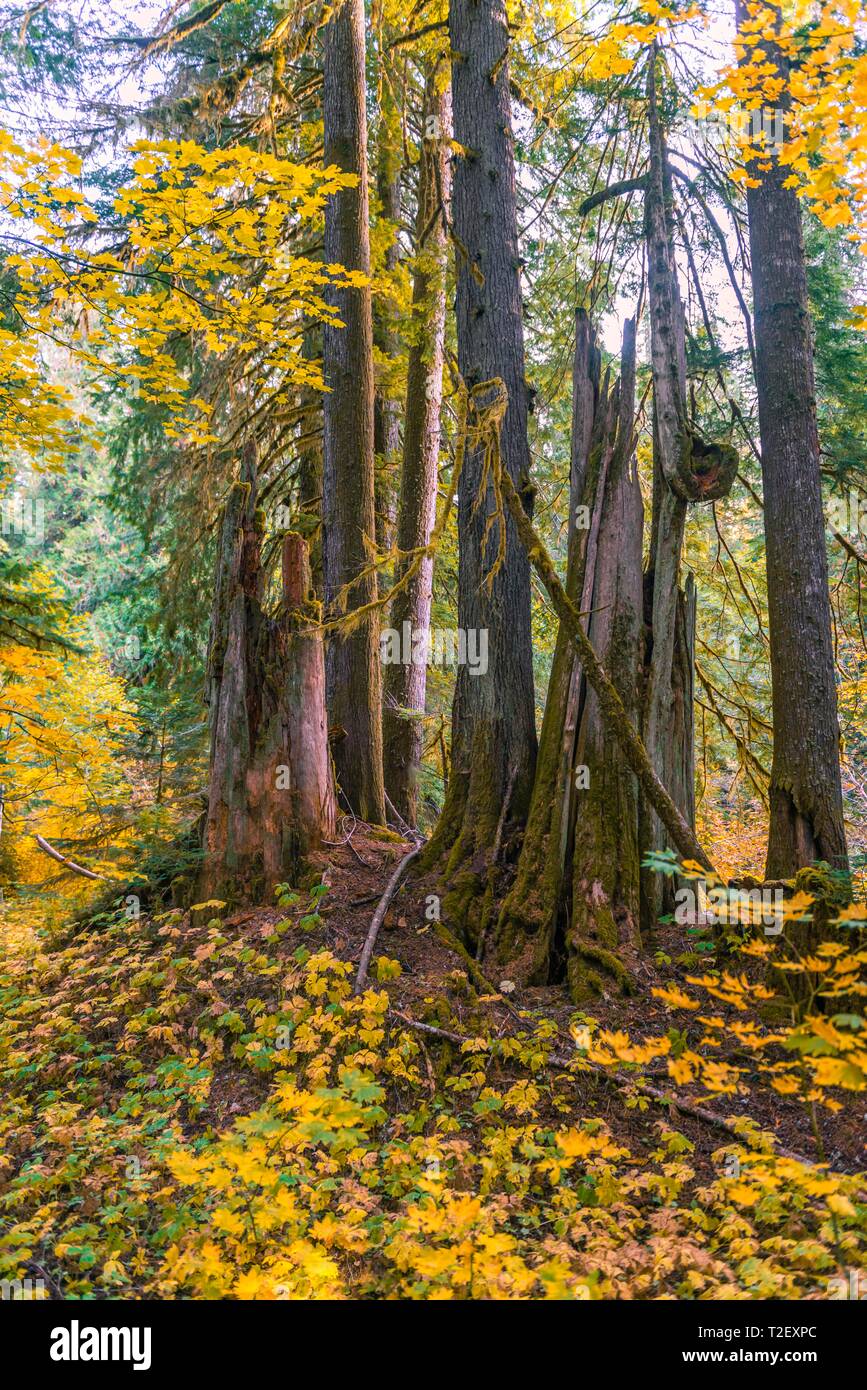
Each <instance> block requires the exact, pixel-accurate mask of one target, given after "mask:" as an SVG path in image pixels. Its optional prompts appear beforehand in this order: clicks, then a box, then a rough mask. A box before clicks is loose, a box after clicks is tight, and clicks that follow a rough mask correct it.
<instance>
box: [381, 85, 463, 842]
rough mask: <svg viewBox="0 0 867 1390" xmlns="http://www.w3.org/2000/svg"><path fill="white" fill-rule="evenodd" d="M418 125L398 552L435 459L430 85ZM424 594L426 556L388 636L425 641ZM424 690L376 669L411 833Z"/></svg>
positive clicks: (427, 501)
mask: <svg viewBox="0 0 867 1390" xmlns="http://www.w3.org/2000/svg"><path fill="white" fill-rule="evenodd" d="M423 122H424V138H423V140H422V146H421V166H420V169H419V188H418V210H417V216H416V248H415V250H416V257H417V261H416V271H415V276H414V280H413V293H412V305H413V318H412V325H411V330H410V333H411V342H410V349H409V361H408V363H407V382H406V411H405V419H404V442H403V468H402V471H401V480H400V506H399V510H398V521H397V545H398V548H399V550H401V551H403V552H408V551H411V550H414V549H417V548H418V547H420V546H424V545H427V543H428V541H429V540H430V534H431V530H432V528H433V524H434V515H435V510H436V495H437V474H438V466H439V455H440V408H441V405H442V379H443V341H444V337H445V317H446V282H445V256H446V226H445V216H446V211H447V208H448V196H449V177H450V173H449V147H448V143H447V142H448V140H449V138H450V136H451V99H450V96H449V93H448V91H446V92H437V90H436V78H435V76H434V75H432V76H430V77H429V78H428V81H427V84H426V89H425V104H424V111H423ZM428 132H430V133H428ZM407 563H408V562H407V561H399V562H398V564H397V566H396V569H395V579H396V580H398V581H399V580H400V579H401V577H402V575H403V573H404V572H405V566H406V564H407ZM432 586H433V556H432V555H430V556H426V557H425V558H424V559H423V560H422V562H421V565H420V566H419V568H418V569H417V571H416V573H415V574H414V575H413V576H412V578H411V579H410V580H409V582H408V583H407V585H406V587H405V588H404V589H402V590H400V592H398V593H397V594H396V595H395V597H394V600H393V602H392V606H391V619H390V623H391V627H392V628H393V629H394V630H395V631H396V632H397V633H399V634H401V635H402V634H403V632H404V625H405V624H406V625H407V626H408V629H409V632H410V637H411V639H412V638H414V637H416V635H418V634H422V635H425V634H427V633H428V631H429V628H430V610H431V597H432ZM402 645H403V644H402ZM426 685H427V670H426V664H425V660H424V654H423V653H421V652H419V659H418V660H412V661H409V662H395V663H393V664H392V665H389V666H387V667H386V671H385V688H384V697H383V698H384V704H383V712H382V727H383V757H384V763H385V785H386V791H387V792H388V795H389V797H390V799H391V802H392V804H393V806H394V807H395V808H396V810H397V811H398V813H399V814H400V815H401V816H402V817H403V819H404V820H405V821H406V822H407V823H408V824H409V825H412V826H414V825H415V824H416V819H417V815H418V773H419V767H420V765H421V755H422V744H423V737H424V725H423V722H422V721H423V717H424V708H425V690H426Z"/></svg>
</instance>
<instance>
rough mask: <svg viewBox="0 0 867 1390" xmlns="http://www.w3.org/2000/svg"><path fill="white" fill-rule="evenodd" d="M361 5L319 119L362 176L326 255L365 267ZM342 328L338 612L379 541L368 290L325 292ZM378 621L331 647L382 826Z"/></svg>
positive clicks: (326, 519)
mask: <svg viewBox="0 0 867 1390" xmlns="http://www.w3.org/2000/svg"><path fill="white" fill-rule="evenodd" d="M364 23H365V21H364V6H363V3H362V0H344V3H343V4H342V5H341V6H340V7H339V9H338V10H337V11H336V13H335V14H334V16H333V18H332V19H331V20H330V21H329V23H328V26H327V28H326V31H325V56H324V73H323V84H324V85H323V119H324V128H325V164H326V165H329V164H336V165H337V166H338V167H339V168H340V169H343V170H346V171H348V172H350V173H353V174H356V175H357V176H358V183H357V185H356V186H355V187H353V188H344V189H341V190H340V192H339V193H335V194H334V195H333V196H332V197H331V198H330V199H329V201H328V206H327V208H326V211H325V260H326V262H328V263H335V262H337V263H339V264H340V265H342V266H343V267H344V268H345V269H347V270H353V271H361V272H362V273H363V274H365V275H368V274H369V273H370V237H369V223H368V198H367V117H366V113H365V74H364V52H365V50H364ZM329 299H330V302H331V303H332V304H333V305H334V307H335V308H336V310H337V313H338V317H339V318H340V320H341V321H342V323H343V325H344V326H343V327H342V328H336V327H333V326H331V325H328V324H326V326H325V337H324V366H325V380H326V384H327V386H328V392H327V394H326V396H325V402H324V441H323V443H324V476H323V525H324V571H325V597H326V602H327V604H328V605H329V607H330V608H331V607H333V605H334V602H335V599H336V597H337V594H338V593H339V591H340V590H341V588H342V586H343V585H345V584H347V583H350V582H351V581H354V580H356V579H357V577H358V575H359V574H360V573H361V571H362V570H364V569H365V567H366V565H367V564H368V560H369V555H368V551H367V548H366V546H367V544H372V543H374V542H375V538H376V522H375V504H374V448H373V399H374V383H373V327H372V317H371V300H370V287H369V285H365V286H355V287H351V288H342V289H340V288H338V289H335V288H333V287H332V289H331V290H330V291H329ZM376 593H377V583H376V576H375V574H369V575H367V576H365V578H364V579H362V580H361V581H360V582H358V583H355V585H354V587H353V589H352V591H351V594H350V596H349V599H348V604H347V607H348V609H350V610H351V609H352V608H356V607H360V606H361V605H363V604H366V603H369V602H371V601H373V600H375V598H376ZM378 628H379V622H378V616H377V614H376V612H375V611H373V612H371V613H370V614H368V615H367V616H366V617H365V618H364V619H363V621H361V622H360V624H359V625H358V626H357V627H356V628H354V629H353V630H351V631H349V632H348V633H346V634H341V633H339V632H338V633H337V634H336V635H335V636H334V637H333V638H332V640H331V641H330V643H329V647H328V653H327V667H326V671H327V683H328V706H329V718H330V724H331V731H332V737H333V739H334V744H333V747H334V762H335V767H336V770H337V777H338V782H339V787H340V791H341V792H342V794H343V796H344V798H345V800H346V802H347V804H348V805H349V807H350V808H351V810H352V811H353V812H354V813H355V814H356V815H357V816H359V817H360V818H361V819H362V820H366V821H371V822H376V823H380V824H381V823H384V821H385V790H384V784H383V774H382V725H381V717H380V693H381V683H382V682H381V668H380V662H379V638H378Z"/></svg>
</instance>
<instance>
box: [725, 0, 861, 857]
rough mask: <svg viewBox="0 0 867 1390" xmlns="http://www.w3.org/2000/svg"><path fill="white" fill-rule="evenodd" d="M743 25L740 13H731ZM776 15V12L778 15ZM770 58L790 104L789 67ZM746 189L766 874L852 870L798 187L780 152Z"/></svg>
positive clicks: (774, 54) (773, 47) (774, 51)
mask: <svg viewBox="0 0 867 1390" xmlns="http://www.w3.org/2000/svg"><path fill="white" fill-rule="evenodd" d="M738 11H739V15H738V17H739V22H741V23H743V21H744V19H745V18H746V9H745V7H744V6H743V5H739V6H738ZM777 18H778V16H777ZM765 46H767V50H768V51H767V59H768V62H769V64H771V65H774V66H776V68H777V71H778V73H779V76H780V77H781V79H782V83H781V94H780V98H779V100H780V102H781V103H782V104H783V106H784V108H785V105H786V103H787V101H788V97H787V91H788V82H787V79H788V61H787V59H786V58H785V57H784V55H783V54H782V53H781V51H780V49H779V46H778V45H777V44H775V43H772V42H770V41H769V42H768V44H767V45H765V44H763V47H765ZM750 172H751V174H752V175H753V178H754V180H755V184H756V186H755V187H750V188H748V190H747V211H748V215H749V226H750V265H751V274H752V284H753V313H754V318H755V340H756V394H757V397H758V406H759V430H760V433H761V443H762V491H763V501H764V513H765V550H766V562H767V576H768V627H769V637H770V648H771V695H772V707H773V725H774V752H773V762H772V764H771V779H770V787H769V800H770V830H769V837H768V857H767V863H766V866H765V874H766V877H767V878H769V879H776V878H788V877H790V876H791V875H793V874H794V873H796V872H797V870H798V869H800V868H802V867H805V866H806V865H809V864H811V863H812V862H813V861H815V860H825V861H826V862H828V863H829V864H831V865H832V866H833V867H835V868H837V869H842V870H846V869H847V868H848V857H847V850H846V831H845V826H844V823H843V797H842V790H841V783H840V742H839V741H840V731H839V725H838V720H837V687H836V681H835V673H834V651H833V644H832V634H831V608H830V599H829V595H828V557H827V553H826V549H825V520H824V514H823V510H822V486H821V473H820V457H821V456H820V449H819V432H818V425H817V421H816V392H815V381H814V370H813V344H812V337H811V330H810V317H809V311H808V307H807V276H806V262H805V257H804V243H803V234H802V228H801V208H800V203H799V200H798V196H797V193H796V191H795V190H794V189H793V188H789V187H787V184H788V182H789V180H788V177H787V176H788V172H789V171H788V169H787V167H786V166H785V165H783V164H782V163H781V162H780V160H779V158H778V157H777V154H776V152H775V151H773V150H771V151H770V153H769V155H768V159H767V160H763V161H761V162H757V166H756V167H753V168H751V170H750Z"/></svg>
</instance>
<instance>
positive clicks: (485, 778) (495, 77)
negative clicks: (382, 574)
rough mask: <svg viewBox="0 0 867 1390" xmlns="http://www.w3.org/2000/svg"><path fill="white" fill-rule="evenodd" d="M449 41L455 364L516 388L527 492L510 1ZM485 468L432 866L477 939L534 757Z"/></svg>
mask: <svg viewBox="0 0 867 1390" xmlns="http://www.w3.org/2000/svg"><path fill="white" fill-rule="evenodd" d="M449 36H450V42H451V51H452V101H453V107H454V125H455V140H456V141H457V143H458V144H459V145H460V146H461V149H462V154H461V156H460V157H459V158H458V159H457V160H456V167H455V173H454V190H453V207H454V227H455V234H456V241H457V250H456V260H457V301H456V308H457V338H458V362H459V367H460V371H461V374H462V376H463V379H464V381H465V382H466V384H467V387H468V388H469V389H470V390H471V391H472V390H473V388H475V387H477V386H479V385H480V384H482V383H484V382H486V381H489V380H491V379H492V378H498V379H499V380H500V381H501V382H502V383H503V385H504V386H505V390H506V393H507V408H506V412H505V417H504V419H503V421H502V425H501V430H500V447H501V451H502V462H503V466H504V471H505V472H506V473H508V475H509V476H510V477H511V478H512V479H513V481H514V482H515V483H516V485H517V487H518V488H519V489H520V490H521V491H522V493H523V494H524V495H525V497H526V496H528V495H529V490H530V456H529V447H528V441H527V411H528V391H527V382H526V378H525V372H524V337H523V324H522V317H521V315H522V306H521V278H520V277H521V265H520V260H519V255H518V236H517V209H516V195H515V163H514V150H513V143H512V128H511V110H510V96H509V65H508V56H507V55H508V45H509V34H508V27H507V23H506V12H505V5H504V3H503V0H453V3H452V4H451V6H450V11H449ZM483 467H484V457H483V449H482V448H480V447H478V446H477V445H476V444H475V442H474V441H473V440H472V439H471V440H470V447H468V449H467V452H466V459H465V463H464V472H463V476H462V477H461V481H460V496H459V502H458V537H459V564H458V583H459V592H458V623H459V626H460V627H461V628H462V629H463V630H464V631H465V632H467V633H468V634H470V635H472V637H473V638H474V639H475V640H477V641H479V642H480V643H481V642H482V641H483V640H486V641H487V652H488V666H487V671H486V673H485V674H479V673H476V674H473V673H472V672H471V670H470V669H469V668H468V666H467V665H463V666H461V667H460V668H459V671H458V677H457V686H456V690H455V699H454V706H453V711H452V766H451V775H450V779H449V790H448V795H447V797H446V803H445V806H444V808H443V814H442V816H441V818H440V823H439V825H438V827H437V830H436V832H435V834H434V836H433V838H432V841H431V843H430V845H429V848H428V853H427V856H426V862H427V863H428V864H431V863H433V862H436V861H441V862H442V863H443V865H444V867H445V874H446V877H447V878H448V879H449V880H450V882H451V888H450V891H449V893H448V894H447V895H446V897H445V898H444V901H443V909H444V912H445V913H446V914H447V915H448V917H449V920H450V921H451V922H452V923H453V924H454V925H456V926H458V927H466V928H467V929H468V932H469V934H470V936H472V935H474V934H475V933H476V932H477V931H478V929H479V925H480V922H479V917H480V911H481V897H482V895H483V893H484V888H485V884H486V880H487V872H486V863H487V855H488V853H489V851H490V850H491V847H492V846H493V843H494V839H495V836H496V834H497V827H498V825H499V823H500V818H501V813H502V811H503V805H504V802H506V801H507V800H508V801H509V806H508V811H507V820H508V822H509V823H510V824H511V826H512V827H513V828H514V827H522V826H523V824H524V822H525V820H526V816H527V811H528V808H529V804H530V796H531V793H532V788H533V773H534V767H535V760H536V730H535V717H534V690H533V662H532V650H531V643H530V569H529V563H528V560H527V556H526V554H525V553H524V552H523V550H522V548H521V546H520V544H519V542H518V538H517V535H516V533H515V527H514V524H513V523H512V522H510V521H509V520H508V518H506V520H505V522H504V524H505V536H504V537H501V536H500V533H499V525H497V524H494V526H493V527H492V528H491V530H490V531H488V530H487V521H488V515H489V512H490V510H491V507H492V501H493V497H492V489H491V488H490V487H489V488H488V489H487V496H486V497H484V498H482V499H481V504H480V505H478V506H476V501H477V494H478V489H479V486H480V482H481V478H482V473H483ZM501 540H503V541H504V544H505V561H504V563H503V564H502V565H501V567H500V569H499V571H498V573H497V575H496V577H495V579H494V581H493V585H492V586H491V589H490V592H489V590H488V588H487V587H486V586H485V583H484V579H485V575H486V574H487V572H488V570H489V569H490V567H491V565H492V562H493V560H494V557H495V556H496V554H497V547H498V543H499V542H500V541H501ZM482 634H484V638H483V637H482ZM480 650H481V647H480ZM506 838H508V832H507V837H506ZM504 843H505V840H504Z"/></svg>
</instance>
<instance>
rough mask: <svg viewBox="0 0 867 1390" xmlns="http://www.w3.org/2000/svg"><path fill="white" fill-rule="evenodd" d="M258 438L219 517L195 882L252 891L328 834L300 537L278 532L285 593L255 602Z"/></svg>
mask: <svg viewBox="0 0 867 1390" xmlns="http://www.w3.org/2000/svg"><path fill="white" fill-rule="evenodd" d="M263 528H264V519H263V516H262V513H261V512H260V511H258V510H257V507H256V466H255V449H254V448H253V446H252V445H248V446H247V448H246V450H245V456H244V464H243V470H242V476H241V480H240V481H239V482H238V483H236V484H235V485H234V486H233V488H232V490H231V492H230V494H229V499H228V502H227V504H226V509H225V513H224V517H223V526H222V534H221V541H220V549H219V555H218V560H217V575H216V583H215V586H214V608H213V615H212V619H211V642H210V649H209V653H208V695H207V699H208V706H209V722H210V787H209V796H208V809H207V815H206V821H205V831H204V861H203V865H202V871H201V875H200V885H199V892H200V894H201V895H202V896H203V897H209V898H212V897H215V898H223V899H225V900H226V901H228V902H238V901H250V902H261V901H262V900H263V898H264V897H265V896H267V895H268V893H269V892H270V891H271V889H273V887H274V884H275V883H278V882H281V881H290V882H291V881H297V879H298V878H299V876H300V875H302V874H303V873H304V871H305V868H306V858H307V854H308V853H309V851H310V850H312V849H315V848H317V847H318V845H319V844H320V843H321V840H322V838H323V836H328V835H331V834H333V829H334V801H333V792H332V787H331V772H330V764H329V758H328V740H327V728H326V719H325V670H324V660H323V653H322V638H321V634H320V633H319V631H318V630H317V624H318V622H319V620H320V617H321V613H320V608H319V605H318V604H316V603H315V602H313V601H311V597H310V567H309V561H308V558H307V546H306V542H305V541H304V538H303V537H301V536H299V535H297V534H295V533H290V534H288V535H287V536H285V537H284V540H283V555H282V562H283V594H284V597H283V603H282V604H281V606H280V609H279V610H278V612H277V613H276V615H274V616H273V617H271V616H269V615H268V613H267V612H266V611H265V609H264V606H263V596H264V588H265V573H264V570H263V567H262V538H263Z"/></svg>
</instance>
